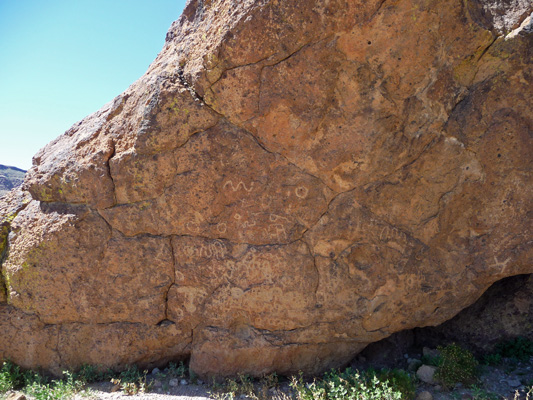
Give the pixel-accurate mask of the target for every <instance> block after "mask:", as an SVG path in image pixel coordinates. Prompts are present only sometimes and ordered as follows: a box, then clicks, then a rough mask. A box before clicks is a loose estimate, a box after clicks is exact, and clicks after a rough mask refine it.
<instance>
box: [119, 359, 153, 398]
mask: <svg viewBox="0 0 533 400" xmlns="http://www.w3.org/2000/svg"><path fill="white" fill-rule="evenodd" d="M147 374H148V371H143V372H141V371H139V369H138V368H137V366H135V365H134V366H131V367H129V368H127V369H126V370H124V371H122V372H121V373H120V374H119V376H118V378H113V379H111V382H113V383H114V384H115V385H118V386H119V387H120V389H121V390H122V391H123V392H124V393H125V394H128V395H132V394H137V393H145V392H147V391H149V390H150V384H148V383H147V382H146V375H147Z"/></svg>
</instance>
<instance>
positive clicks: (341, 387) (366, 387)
mask: <svg viewBox="0 0 533 400" xmlns="http://www.w3.org/2000/svg"><path fill="white" fill-rule="evenodd" d="M291 386H292V388H293V389H294V390H295V392H296V397H297V399H298V400H400V399H402V392H401V391H400V390H398V389H397V388H396V387H394V384H393V383H390V382H389V381H388V380H384V381H382V380H380V378H378V376H376V375H375V374H371V373H364V374H361V373H359V372H358V371H354V370H352V369H351V368H348V369H346V370H345V371H344V372H339V371H336V370H332V371H330V372H328V373H326V374H325V375H324V378H323V379H320V380H315V381H313V382H312V383H307V384H306V383H304V381H303V379H302V376H300V377H299V378H293V381H292V383H291Z"/></svg>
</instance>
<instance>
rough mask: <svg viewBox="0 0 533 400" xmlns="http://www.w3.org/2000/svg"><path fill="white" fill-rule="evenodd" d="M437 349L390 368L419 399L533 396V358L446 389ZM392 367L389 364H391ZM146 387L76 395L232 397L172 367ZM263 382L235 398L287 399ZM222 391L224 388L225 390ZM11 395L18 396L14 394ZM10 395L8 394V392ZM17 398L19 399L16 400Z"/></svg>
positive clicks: (364, 362)
mask: <svg viewBox="0 0 533 400" xmlns="http://www.w3.org/2000/svg"><path fill="white" fill-rule="evenodd" d="M435 354H436V350H433V349H428V348H424V349H423V350H422V351H420V352H411V353H405V354H404V355H403V357H402V358H403V359H399V360H395V365H394V367H396V368H399V369H403V370H405V371H409V372H410V373H411V374H412V375H413V376H416V378H415V381H416V386H417V389H416V399H417V400H448V399H450V400H469V399H472V400H498V399H512V400H518V399H520V400H522V399H524V400H525V399H528V400H529V399H532V398H533V392H530V393H529V396H528V392H529V391H531V390H533V388H532V386H533V357H531V358H530V359H529V360H528V361H526V362H520V361H518V360H516V359H505V358H504V359H502V360H501V361H500V362H499V363H498V365H497V366H488V365H480V367H479V376H478V379H477V382H475V383H474V384H471V385H463V384H457V385H456V386H455V387H454V388H452V389H447V388H445V387H443V386H442V385H441V384H439V383H438V382H436V381H435V380H434V377H433V374H432V372H434V367H432V366H431V365H425V364H422V363H421V361H420V360H427V359H431V357H432V356H433V355H435ZM389 366H390V364H389ZM352 367H354V368H360V369H361V370H363V369H367V368H372V367H376V366H375V365H372V363H371V362H369V360H368V359H367V358H365V357H364V356H359V357H358V358H357V359H356V360H354V362H353V363H352ZM146 382H147V384H148V390H147V391H146V392H144V393H137V394H127V393H125V392H124V391H123V390H121V388H120V386H119V385H116V384H114V383H113V382H110V381H106V382H98V383H94V384H91V385H89V388H88V390H87V391H85V392H83V393H80V394H78V395H77V396H76V398H77V399H80V400H81V399H87V398H92V399H131V400H141V399H153V400H155V399H181V400H186V399H208V398H214V399H217V400H222V399H224V400H232V397H231V396H230V395H228V387H227V386H226V387H224V385H220V384H219V385H213V384H208V383H206V382H202V381H201V380H199V379H192V380H191V379H190V378H188V377H187V378H180V377H179V376H177V375H176V373H175V370H172V369H170V370H169V368H166V369H162V370H159V369H158V368H155V369H154V370H152V371H150V373H148V374H147V376H146ZM262 384H263V383H262V382H256V383H255V388H256V393H255V395H252V396H246V395H244V394H238V393H237V395H236V397H237V398H238V399H243V400H244V399H253V400H265V399H275V400H284V399H285V400H288V396H290V395H291V388H290V386H289V382H288V380H286V379H283V378H281V379H279V383H278V385H277V387H276V388H270V389H269V390H266V391H265V390H261V385H262ZM224 389H225V390H224ZM12 395H13V397H12V398H13V399H15V398H16V397H15V396H16V394H15V393H13V394H12ZM8 399H10V397H9V396H8ZM19 400H21V399H19Z"/></svg>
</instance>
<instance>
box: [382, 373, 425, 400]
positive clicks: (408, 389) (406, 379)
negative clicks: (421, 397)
mask: <svg viewBox="0 0 533 400" xmlns="http://www.w3.org/2000/svg"><path fill="white" fill-rule="evenodd" d="M376 376H377V377H378V379H379V380H380V381H381V382H386V381H388V382H389V384H390V385H391V386H392V388H393V389H394V390H396V391H399V392H400V393H401V394H402V399H405V400H408V399H414V398H415V392H416V384H415V382H414V379H413V377H412V376H411V375H409V373H407V372H405V371H404V370H401V369H382V370H381V371H379V372H377V373H376Z"/></svg>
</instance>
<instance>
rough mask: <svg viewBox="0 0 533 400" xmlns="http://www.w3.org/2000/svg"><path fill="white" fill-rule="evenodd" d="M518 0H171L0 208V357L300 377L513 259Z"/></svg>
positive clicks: (517, 235) (519, 177)
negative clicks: (130, 75) (125, 83)
mask: <svg viewBox="0 0 533 400" xmlns="http://www.w3.org/2000/svg"><path fill="white" fill-rule="evenodd" d="M532 11H533V9H532V6H531V3H529V2H522V1H511V2H509V1H505V2H501V1H499V0H498V1H497V0H483V1H475V2H468V6H465V3H464V2H462V1H457V0H446V1H429V2H427V1H424V2H421V1H418V0H399V1H388V0H385V1H383V0H373V1H366V2H361V1H356V0H330V1H314V2H309V1H303V0H290V1H277V0H249V1H239V2H235V1H230V0H212V1H207V0H190V1H189V2H188V4H187V6H186V8H185V10H184V12H183V15H182V16H181V17H180V18H179V19H178V20H177V21H176V22H175V23H174V24H173V25H172V26H171V28H170V30H169V32H168V34H167V39H166V43H165V46H164V48H163V50H162V52H161V53H160V54H159V56H158V57H157V59H156V60H155V61H154V62H153V64H152V65H151V66H150V68H149V70H148V71H147V73H146V74H145V75H144V76H143V77H142V78H140V79H139V80H138V81H137V82H135V83H134V84H133V85H132V86H131V87H130V88H129V89H128V90H127V91H126V92H124V93H123V94H121V95H120V96H118V97H117V98H116V99H115V100H113V101H112V102H111V103H109V104H107V105H105V106H104V107H103V108H102V109H101V110H100V111H98V112H96V113H94V114H92V115H90V116H88V117H87V118H85V119H84V120H82V121H80V122H79V123H77V124H75V125H74V126H73V127H72V128H70V129H69V130H68V131H67V132H65V133H64V134H63V135H62V136H60V137H59V138H57V139H56V140H55V141H53V142H51V143H50V144H48V145H47V146H46V147H45V148H43V149H42V150H41V151H40V152H39V153H38V154H37V155H36V156H35V157H34V166H33V168H32V169H31V170H30V171H29V172H28V175H27V177H26V179H25V183H24V187H23V190H19V191H13V192H11V193H10V194H9V195H8V196H6V197H4V198H2V199H1V201H0V221H1V231H0V246H1V247H0V255H1V259H0V260H1V271H2V274H1V279H0V314H1V317H0V332H2V339H3V340H0V358H9V359H11V360H13V361H15V362H17V363H19V364H21V365H22V366H24V367H34V368H37V367H38V368H44V369H46V370H49V371H51V372H56V373H57V372H60V371H61V370H62V369H64V368H67V367H68V368H76V367H79V366H80V365H82V364H86V363H89V364H98V365H102V366H107V367H113V368H121V367H123V366H125V365H126V364H132V363H137V364H141V365H145V366H155V365H161V364H164V363H165V362H168V361H169V360H176V359H185V358H190V362H191V368H192V369H193V370H194V371H196V372H197V373H198V374H200V375H201V376H214V375H217V376H227V375H231V374H236V373H238V372H240V373H248V374H252V375H261V374H263V373H268V372H272V371H276V372H277V373H280V374H290V373H295V372H297V371H299V370H303V371H305V372H306V373H318V372H320V371H323V370H325V369H327V368H330V367H334V366H340V365H342V364H343V363H346V362H348V361H349V360H350V359H351V358H352V357H353V356H354V355H355V354H357V353H358V352H359V351H361V350H362V349H363V348H364V347H365V346H366V345H367V344H369V343H372V342H375V341H378V340H380V339H382V338H384V337H387V336H389V335H391V334H392V333H394V332H397V331H400V330H404V329H409V328H414V327H422V326H431V325H437V324H440V323H442V322H444V321H446V320H449V319H450V318H452V317H453V316H454V315H456V314H457V313H458V312H459V311H460V310H462V309H464V308H465V307H467V306H469V305H470V304H472V303H473V302H474V301H475V300H476V299H478V298H479V297H480V296H481V295H482V294H483V292H484V291H485V290H486V289H487V288H488V287H489V286H490V285H491V284H492V283H493V282H495V281H498V280H500V279H502V278H504V277H506V276H512V275H518V274H526V273H532V272H533V262H532V261H533V260H532V245H531V205H532V199H533V196H532V187H531V171H532V169H531V167H532V165H531V163H532V158H531V153H532V150H533V148H532V136H531V132H532V131H533V109H532V107H533V106H532V103H531V93H533V68H532V53H531V48H532V47H533V36H532V35H531V30H530V29H528V27H529V25H528V24H529V22H527V21H528V20H527V18H530V17H528V16H529V15H530V14H531V12H532ZM502 21H503V22H502ZM513 29H514V31H513V32H512V34H507V33H508V31H510V30H513Z"/></svg>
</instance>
